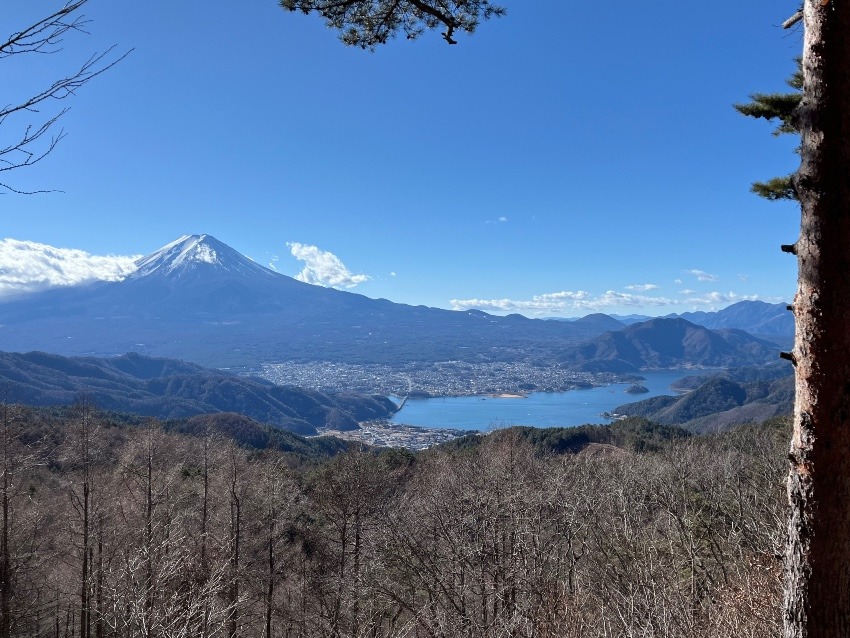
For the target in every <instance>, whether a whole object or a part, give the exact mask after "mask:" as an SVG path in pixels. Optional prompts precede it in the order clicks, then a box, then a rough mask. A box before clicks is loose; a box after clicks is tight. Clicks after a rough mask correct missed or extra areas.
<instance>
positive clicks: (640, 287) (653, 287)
mask: <svg viewBox="0 0 850 638" xmlns="http://www.w3.org/2000/svg"><path fill="white" fill-rule="evenodd" d="M658 288H660V286H659V285H657V284H632V285H630V286H625V289H626V290H638V291H640V292H646V291H648V290H657V289H658Z"/></svg>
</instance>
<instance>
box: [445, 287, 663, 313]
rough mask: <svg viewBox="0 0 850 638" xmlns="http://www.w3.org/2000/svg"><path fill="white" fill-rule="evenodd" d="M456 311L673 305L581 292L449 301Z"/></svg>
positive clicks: (658, 300) (657, 299)
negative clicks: (520, 297)
mask: <svg viewBox="0 0 850 638" xmlns="http://www.w3.org/2000/svg"><path fill="white" fill-rule="evenodd" d="M450 303H451V305H452V308H454V309H455V310H471V309H476V310H484V311H490V312H526V313H530V314H536V315H545V314H551V313H567V312H574V311H589V312H600V311H603V310H606V309H610V308H618V307H624V306H628V307H633V308H646V307H657V306H669V305H673V304H675V303H677V302H676V300H674V299H668V298H667V297H650V296H646V295H634V294H631V293H623V292H616V291H614V290H609V291H607V292H605V293H604V294H602V295H598V296H596V297H594V296H591V295H590V293H588V292H586V291H584V290H578V291H561V292H552V293H546V294H542V295H534V296H533V297H532V298H531V299H452V300H451V302H450Z"/></svg>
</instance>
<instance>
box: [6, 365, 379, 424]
mask: <svg viewBox="0 0 850 638" xmlns="http://www.w3.org/2000/svg"><path fill="white" fill-rule="evenodd" d="M0 384H2V387H3V389H4V392H5V393H6V400H7V401H8V402H10V403H22V404H26V405H35V406H42V405H68V404H71V403H73V402H74V401H75V400H77V398H78V397H79V396H81V395H82V396H85V397H86V398H87V399H89V400H91V401H93V402H94V403H95V404H96V405H97V406H98V407H99V408H101V409H104V410H113V411H116V412H128V413H133V414H140V415H145V416H154V417H158V418H161V419H169V418H183V417H189V416H193V415H198V414H214V413H219V412H236V413H239V414H242V415H244V416H247V417H250V418H251V419H254V420H256V421H260V422H262V423H267V424H270V425H274V426H276V427H279V428H283V429H286V430H289V431H292V432H297V433H299V434H316V433H317V430H316V428H318V427H323V426H331V425H332V426H334V427H335V428H336V429H355V428H357V427H358V426H357V422H358V421H366V420H369V419H376V418H387V417H389V416H391V415H392V414H393V412H394V411H395V404H394V403H393V402H392V401H390V400H389V399H385V398H382V397H368V396H363V395H354V394H340V395H329V394H324V393H321V392H317V391H314V390H305V389H301V388H294V387H287V386H277V385H274V384H272V383H270V382H268V381H265V380H263V379H257V378H248V377H239V376H236V375H232V374H227V373H223V372H218V371H213V370H207V369H205V368H202V367H201V366H198V365H194V364H190V363H184V362H182V361H174V360H169V359H153V358H149V357H143V356H141V355H138V354H127V355H124V356H122V357H116V358H111V359H97V358H94V357H86V358H67V357H62V356H59V355H54V354H45V353H43V352H30V353H27V354H16V353H8V352H0Z"/></svg>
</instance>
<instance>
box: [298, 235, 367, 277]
mask: <svg viewBox="0 0 850 638" xmlns="http://www.w3.org/2000/svg"><path fill="white" fill-rule="evenodd" d="M286 245H287V247H288V248H289V250H290V252H291V253H292V256H293V257H295V258H296V259H298V260H299V261H303V262H304V268H303V269H302V270H301V272H299V273H298V274H297V275H295V278H296V279H298V280H299V281H303V282H305V283H308V284H315V285H317V286H325V287H330V288H354V287H355V286H357V285H358V284H362V283H363V282H364V281H369V279H371V277H369V275H355V274H354V273H352V272H351V271H350V270H349V269H348V268H346V266H345V264H344V263H342V260H341V259H340V258H339V257H337V256H336V255H334V254H333V253H331V252H328V251H327V250H320V249H319V248H318V247H316V246H310V245H308V244H299V243H297V242H288V243H287V244H286Z"/></svg>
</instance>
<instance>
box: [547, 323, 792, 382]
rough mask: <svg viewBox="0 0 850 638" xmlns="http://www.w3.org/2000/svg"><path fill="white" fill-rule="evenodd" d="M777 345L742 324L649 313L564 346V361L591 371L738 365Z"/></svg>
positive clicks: (771, 357) (765, 358)
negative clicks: (716, 325)
mask: <svg viewBox="0 0 850 638" xmlns="http://www.w3.org/2000/svg"><path fill="white" fill-rule="evenodd" d="M777 356H778V352H777V347H776V345H775V344H772V343H770V342H768V341H764V340H762V339H758V338H756V337H753V336H752V335H750V334H748V333H746V332H744V331H742V330H720V331H714V330H709V329H708V328H705V327H703V326H698V325H696V324H693V323H691V322H689V321H686V320H685V319H667V318H660V319H651V320H649V321H645V322H643V323H639V324H633V325H631V326H627V327H626V328H624V329H623V330H618V331H611V332H606V333H604V334H602V335H600V336H598V337H595V338H593V339H591V340H590V341H588V342H586V343H584V344H582V345H580V346H577V347H572V348H568V349H566V350H564V351H562V352H561V355H560V363H561V364H562V365H567V366H570V367H573V368H575V369H579V370H584V371H588V372H597V371H606V372H636V371H638V370H641V369H644V368H677V367H682V366H691V367H706V368H720V367H738V366H744V365H753V364H762V363H768V362H771V361H775V360H776V357H777Z"/></svg>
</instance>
